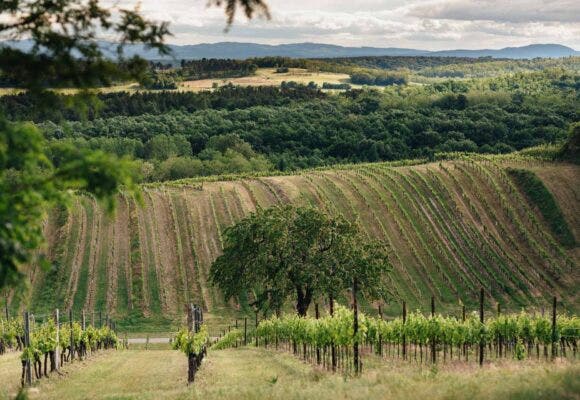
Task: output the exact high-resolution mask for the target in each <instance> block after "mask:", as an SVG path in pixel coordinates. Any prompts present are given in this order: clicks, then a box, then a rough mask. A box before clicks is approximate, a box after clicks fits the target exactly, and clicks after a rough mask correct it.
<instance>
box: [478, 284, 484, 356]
mask: <svg viewBox="0 0 580 400" xmlns="http://www.w3.org/2000/svg"><path fill="white" fill-rule="evenodd" d="M483 295H484V292H483V288H481V291H480V292H479V322H480V323H481V325H482V327H483V323H484V322H483ZM484 349H485V343H484V338H483V335H482V332H480V338H479V366H482V365H483V352H484Z"/></svg>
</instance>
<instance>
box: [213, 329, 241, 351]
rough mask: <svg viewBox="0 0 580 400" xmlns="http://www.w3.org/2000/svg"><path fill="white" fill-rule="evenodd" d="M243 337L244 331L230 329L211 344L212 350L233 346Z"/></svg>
mask: <svg viewBox="0 0 580 400" xmlns="http://www.w3.org/2000/svg"><path fill="white" fill-rule="evenodd" d="M243 339H244V332H243V331H242V330H240V329H232V330H231V331H229V332H227V333H226V334H225V335H223V336H222V337H221V338H220V339H219V340H218V341H217V342H215V343H214V344H213V345H212V346H211V349H212V350H224V349H229V348H231V347H234V346H235V345H237V344H238V343H240V342H241V341H242V340H243Z"/></svg>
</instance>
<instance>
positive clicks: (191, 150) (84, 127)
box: [0, 61, 580, 181]
mask: <svg viewBox="0 0 580 400" xmlns="http://www.w3.org/2000/svg"><path fill="white" fill-rule="evenodd" d="M493 63H496V61H493ZM226 64H227V63H226ZM471 65H473V64H471ZM375 73H376V75H375V76H374V77H373V76H370V75H368V76H365V74H358V75H360V77H361V79H369V80H373V79H377V80H385V79H389V80H391V81H390V82H389V83H393V85H390V86H387V87H383V88H376V89H372V88H373V87H374V86H371V87H368V88H363V89H350V90H343V91H339V92H328V91H324V90H322V89H321V88H319V87H317V85H316V84H313V83H311V84H309V85H301V84H296V83H292V82H289V83H283V84H282V85H281V86H280V87H272V86H255V87H253V86H248V87H239V86H233V85H226V86H223V87H221V88H219V89H216V90H213V91H202V92H198V93H191V92H175V91H157V92H138V93H126V92H121V93H109V94H100V95H98V96H97V97H96V99H94V101H93V103H91V104H90V105H89V106H87V107H84V108H83V109H75V108H74V107H69V106H67V104H69V103H73V104H74V101H71V98H72V97H74V96H71V95H62V94H55V93H50V94H47V95H46V96H47V97H48V99H44V100H39V99H38V98H36V97H35V98H33V97H31V96H29V95H26V94H18V95H11V96H3V97H1V98H0V109H2V111H3V112H4V113H5V115H7V116H8V117H9V118H10V119H14V120H17V119H18V120H31V121H34V122H36V123H37V124H38V126H39V127H40V128H41V130H42V132H43V133H44V135H45V136H46V137H47V138H48V139H49V143H50V145H49V152H50V156H51V157H52V159H53V161H58V159H59V157H61V155H60V153H61V152H62V151H61V149H62V148H63V146H62V145H63V143H72V144H74V146H75V147H76V148H86V149H93V150H97V149H100V150H104V151H105V152H112V153H115V154H117V155H118V156H128V157H130V158H133V159H136V160H138V161H139V163H140V170H141V175H142V178H141V179H142V180H143V181H160V180H170V179H179V178H186V177H196V176H207V175H215V174H229V173H245V172H257V171H258V172H259V171H271V170H279V171H293V170H298V169H303V168H310V167H318V166H327V165H333V164H338V163H358V162H373V161H392V160H401V159H407V158H429V159H431V158H433V157H434V155H435V154H436V153H438V152H477V153H496V154H497V153H509V152H512V151H515V150H521V149H523V148H526V147H531V146H537V145H542V144H550V143H557V142H561V141H563V140H564V139H565V138H566V135H567V132H568V129H569V125H570V124H571V123H573V122H575V121H578V119H579V116H578V111H579V108H578V89H579V87H580V76H579V75H578V74H577V73H575V72H574V71H571V70H563V69H547V70H544V71H537V72H526V73H516V74H505V75H503V76H500V77H493V78H478V79H448V80H441V81H436V82H433V83H430V84H426V85H411V84H405V82H406V79H405V77H401V78H400V79H401V80H400V81H393V80H397V79H399V75H397V74H396V73H393V72H389V71H383V72H381V71H378V70H377V71H375ZM352 79H353V81H354V80H355V79H357V75H356V74H355V75H353V76H352ZM382 83H383V84H385V82H382ZM326 87H327V88H330V89H333V88H337V87H333V86H332V85H331V86H330V87H329V86H328V85H327V86H326ZM43 101H44V102H50V104H52V106H51V107H50V108H49V107H44V106H43V104H42V102H43ZM55 105H56V106H55Z"/></svg>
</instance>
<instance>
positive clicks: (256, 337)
mask: <svg viewBox="0 0 580 400" xmlns="http://www.w3.org/2000/svg"><path fill="white" fill-rule="evenodd" d="M255 335H256V347H258V310H256V333H255Z"/></svg>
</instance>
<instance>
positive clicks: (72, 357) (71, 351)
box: [68, 307, 75, 363]
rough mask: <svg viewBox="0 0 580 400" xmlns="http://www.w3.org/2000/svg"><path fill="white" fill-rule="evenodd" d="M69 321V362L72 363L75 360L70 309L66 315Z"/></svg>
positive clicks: (71, 312) (71, 311)
mask: <svg viewBox="0 0 580 400" xmlns="http://www.w3.org/2000/svg"><path fill="white" fill-rule="evenodd" d="M68 317H69V321H70V362H71V363H72V362H73V360H74V359H75V338H74V331H73V310H72V307H71V308H70V310H69V313H68Z"/></svg>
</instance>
